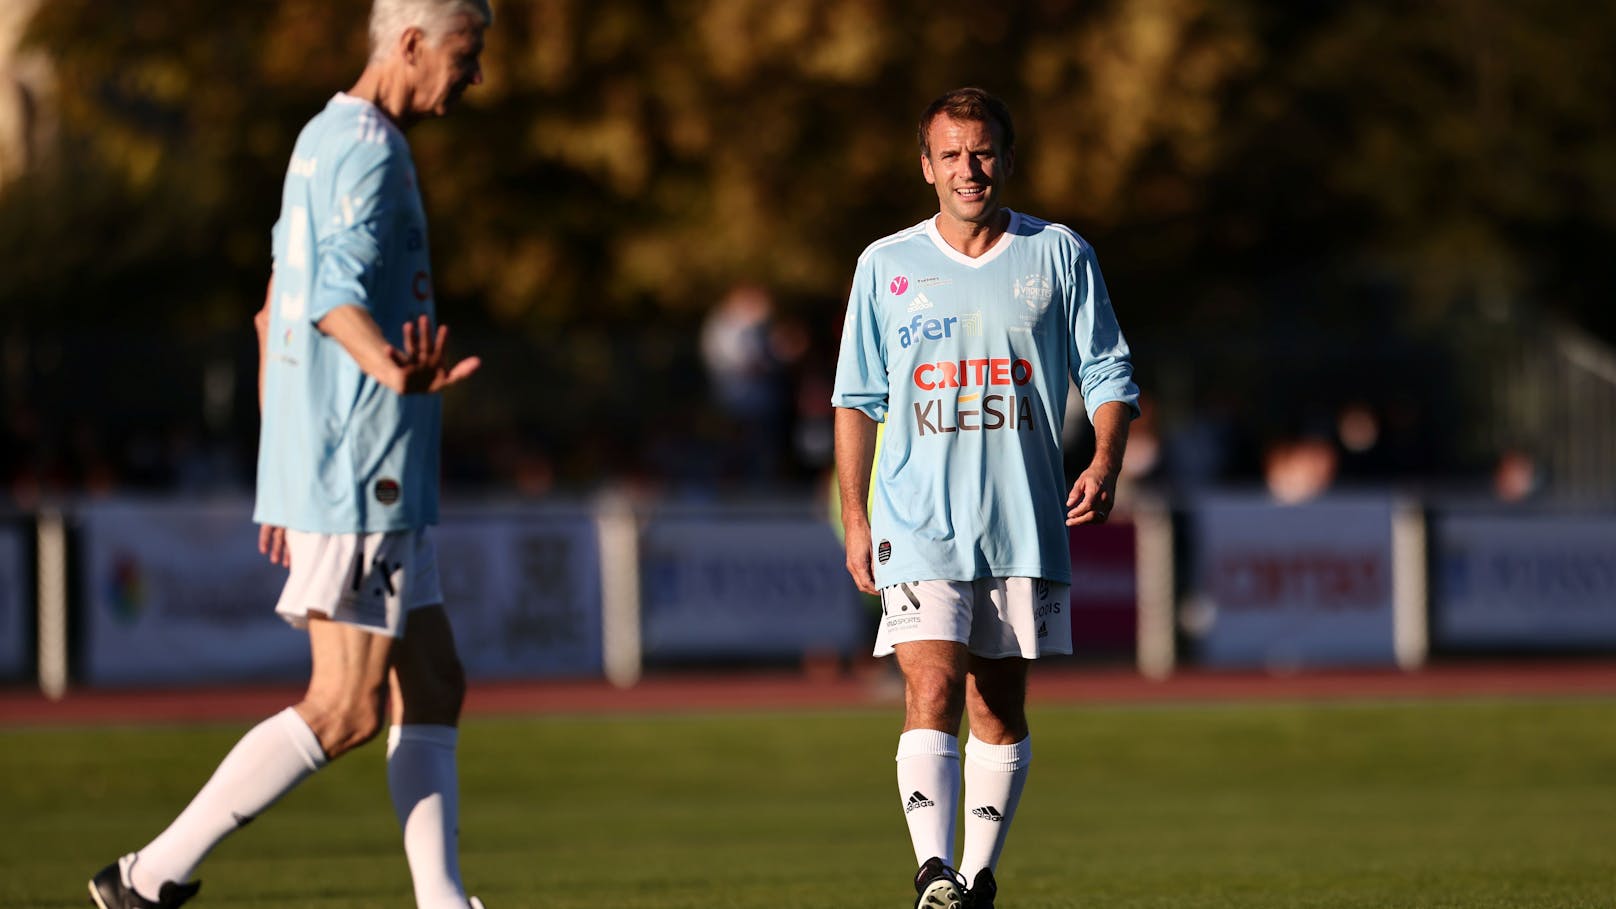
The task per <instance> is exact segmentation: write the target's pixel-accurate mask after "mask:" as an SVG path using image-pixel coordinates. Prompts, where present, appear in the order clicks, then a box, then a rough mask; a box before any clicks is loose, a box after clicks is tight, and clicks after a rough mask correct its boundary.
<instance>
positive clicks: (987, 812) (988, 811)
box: [971, 805, 1004, 824]
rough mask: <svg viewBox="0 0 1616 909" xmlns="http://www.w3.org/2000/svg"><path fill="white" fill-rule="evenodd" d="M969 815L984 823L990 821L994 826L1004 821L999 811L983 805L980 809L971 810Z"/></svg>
mask: <svg viewBox="0 0 1616 909" xmlns="http://www.w3.org/2000/svg"><path fill="white" fill-rule="evenodd" d="M971 813H972V814H974V815H976V816H977V817H979V818H981V819H982V820H984V821H992V822H993V823H995V824H997V823H999V822H1000V821H1002V820H1004V815H1002V814H1000V813H999V809H997V808H995V807H993V806H992V805H983V806H982V807H980V808H972V809H971Z"/></svg>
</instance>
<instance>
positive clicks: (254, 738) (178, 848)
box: [129, 707, 326, 899]
mask: <svg viewBox="0 0 1616 909" xmlns="http://www.w3.org/2000/svg"><path fill="white" fill-rule="evenodd" d="M325 763H326V757H325V752H324V751H323V750H321V748H320V740H319V739H318V738H317V737H315V735H314V730H312V729H310V728H309V724H307V723H305V722H303V718H302V717H300V716H298V715H297V711H295V710H293V709H292V708H290V707H288V708H286V709H285V710H282V711H281V712H280V713H277V714H275V715H274V716H272V717H270V718H269V719H267V720H265V721H263V722H262V723H259V724H258V725H257V726H254V727H253V728H252V729H250V730H248V731H247V734H246V735H244V736H242V737H241V741H239V742H237V743H236V747H234V748H232V749H231V750H230V753H229V754H227V755H225V756H224V760H223V761H220V762H219V767H218V769H217V770H214V771H213V777H212V778H211V779H209V780H208V782H207V784H206V785H204V786H203V787H202V789H201V791H199V792H197V794H196V797H195V798H193V799H191V804H190V805H188V806H186V808H185V810H184V811H182V812H180V816H179V817H177V818H175V819H174V822H173V823H172V824H169V825H168V829H167V830H164V831H163V832H162V833H161V834H159V835H158V837H157V839H155V840H152V841H151V842H150V843H149V844H147V846H146V848H144V849H142V850H140V852H138V853H137V854H136V855H137V858H136V860H135V863H134V865H133V866H132V867H131V868H130V869H129V881H130V883H132V884H133V885H134V887H135V892H137V893H139V894H140V895H142V896H144V897H146V898H147V899H155V897H156V894H157V892H158V890H159V889H160V888H161V887H162V886H163V882H164V881H175V882H183V881H185V880H186V879H187V878H189V877H190V876H191V872H193V871H195V870H196V866H197V865H200V864H202V859H203V858H204V857H205V856H207V854H208V851H209V850H210V849H212V848H213V847H214V846H216V845H218V844H219V841H220V840H223V839H224V838H225V837H226V836H229V835H230V834H231V833H233V832H235V830H236V828H238V827H241V826H244V825H245V824H246V823H247V822H248V821H250V820H252V819H253V818H255V817H257V816H258V813H259V812H261V811H263V810H264V809H265V808H268V807H269V806H270V805H273V804H275V801H276V799H279V798H280V797H281V796H283V795H285V794H286V793H288V792H290V791H292V787H294V786H296V785H297V784H298V783H301V782H302V781H303V780H304V778H306V777H307V776H308V775H309V774H311V773H313V772H314V771H316V770H319V769H320V768H321V767H324V766H325Z"/></svg>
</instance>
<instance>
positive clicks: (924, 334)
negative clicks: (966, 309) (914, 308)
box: [898, 315, 959, 350]
mask: <svg viewBox="0 0 1616 909" xmlns="http://www.w3.org/2000/svg"><path fill="white" fill-rule="evenodd" d="M958 324H959V316H944V317H943V318H941V319H928V318H926V317H925V316H923V315H917V316H915V317H914V318H913V319H911V320H909V324H908V325H900V326H899V327H898V346H899V347H901V348H903V349H904V350H908V349H909V348H910V347H912V346H914V345H916V344H919V343H920V342H921V341H941V340H942V339H944V338H952V337H954V326H955V325H958Z"/></svg>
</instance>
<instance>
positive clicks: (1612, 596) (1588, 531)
mask: <svg viewBox="0 0 1616 909" xmlns="http://www.w3.org/2000/svg"><path fill="white" fill-rule="evenodd" d="M1431 545H1432V556H1433V558H1432V562H1433V565H1434V566H1435V567H1434V571H1433V575H1432V603H1431V612H1432V615H1431V621H1432V626H1431V631H1432V644H1433V646H1435V647H1438V648H1444V649H1449V650H1500V649H1556V648H1559V649H1578V650H1589V649H1611V648H1616V517H1611V516H1594V515H1549V514H1537V515H1533V514H1462V513H1453V514H1441V515H1437V516H1435V517H1433V519H1432V521H1431Z"/></svg>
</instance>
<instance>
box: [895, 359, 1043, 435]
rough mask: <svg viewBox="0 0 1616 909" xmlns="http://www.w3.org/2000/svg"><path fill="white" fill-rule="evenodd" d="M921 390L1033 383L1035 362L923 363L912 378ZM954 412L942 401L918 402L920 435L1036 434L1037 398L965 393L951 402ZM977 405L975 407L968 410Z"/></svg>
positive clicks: (916, 405)
mask: <svg viewBox="0 0 1616 909" xmlns="http://www.w3.org/2000/svg"><path fill="white" fill-rule="evenodd" d="M910 379H911V381H913V382H914V383H915V387H916V388H919V389H920V390H921V391H938V390H940V389H945V388H977V387H980V388H993V387H1016V386H1024V385H1029V384H1031V383H1032V379H1033V372H1032V363H1031V362H1029V361H1027V360H1021V359H1011V358H1009V357H983V358H980V359H974V360H943V361H940V362H936V363H922V364H920V365H919V366H916V367H915V370H914V372H913V373H912V374H911V376H910ZM950 404H951V405H952V407H953V412H952V413H950V412H949V411H948V410H947V409H945V405H944V402H943V401H942V400H941V399H936V398H934V399H932V400H930V401H919V402H916V403H914V404H913V405H911V406H912V407H913V408H914V416H915V434H916V435H920V436H925V435H931V434H934V433H949V432H977V431H980V430H995V429H1021V430H1025V431H1027V432H1032V431H1033V430H1034V428H1035V424H1034V422H1033V408H1032V398H1031V397H1030V396H1028V395H1015V394H1009V395H1006V394H982V393H980V392H978V393H973V394H962V395H960V396H958V398H957V399H955V400H954V401H952V402H950ZM967 405H975V406H967Z"/></svg>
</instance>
